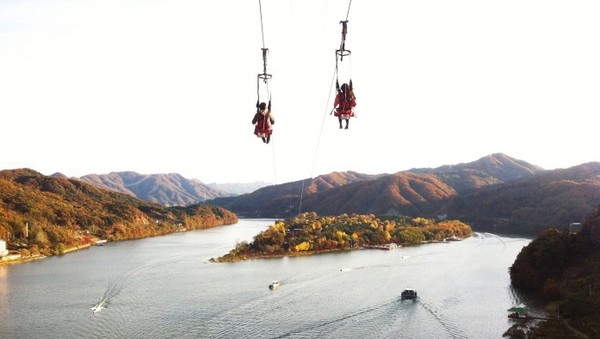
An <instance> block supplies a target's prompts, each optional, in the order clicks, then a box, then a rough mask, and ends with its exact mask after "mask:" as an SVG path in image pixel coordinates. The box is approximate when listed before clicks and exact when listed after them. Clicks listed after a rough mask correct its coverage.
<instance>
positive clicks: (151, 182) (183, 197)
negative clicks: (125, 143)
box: [80, 171, 232, 206]
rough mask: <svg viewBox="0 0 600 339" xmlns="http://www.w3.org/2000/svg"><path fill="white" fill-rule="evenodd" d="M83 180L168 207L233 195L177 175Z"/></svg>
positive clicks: (100, 176) (125, 174) (133, 174)
mask: <svg viewBox="0 0 600 339" xmlns="http://www.w3.org/2000/svg"><path fill="white" fill-rule="evenodd" d="M80 180H82V181H84V182H87V183H90V184H93V185H95V186H98V187H102V188H105V189H110V190H113V191H116V192H121V193H125V194H129V195H131V196H134V197H137V198H140V199H143V200H147V201H151V202H155V203H158V204H161V205H165V206H186V205H191V204H195V203H198V202H203V201H206V200H209V199H214V198H217V197H222V196H230V195H232V194H230V193H227V192H225V191H223V190H219V189H216V188H214V187H211V186H210V185H206V184H204V183H202V182H201V181H200V180H197V179H186V178H184V177H183V176H182V175H180V174H177V173H169V174H139V173H136V172H132V171H126V172H111V173H109V174H89V175H85V176H83V177H81V178H80Z"/></svg>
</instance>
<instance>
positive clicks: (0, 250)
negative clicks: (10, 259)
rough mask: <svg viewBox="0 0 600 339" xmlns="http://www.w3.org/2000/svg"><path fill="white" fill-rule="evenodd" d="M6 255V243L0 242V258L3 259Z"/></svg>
mask: <svg viewBox="0 0 600 339" xmlns="http://www.w3.org/2000/svg"><path fill="white" fill-rule="evenodd" d="M7 255H8V251H7V250H6V241H4V240H0V257H5V256H7Z"/></svg>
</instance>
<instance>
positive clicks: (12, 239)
mask: <svg viewBox="0 0 600 339" xmlns="http://www.w3.org/2000/svg"><path fill="white" fill-rule="evenodd" d="M235 222H237V217H236V216H235V214H233V213H232V212H230V211H227V210H225V209H223V208H221V207H216V206H209V205H190V206H188V207H164V206H161V205H158V204H155V203H151V202H148V201H144V200H140V199H137V198H134V197H132V196H130V195H127V194H123V193H117V192H113V191H109V190H104V189H100V188H97V187H95V186H93V185H91V184H87V183H84V182H82V181H80V180H76V179H68V178H63V177H48V176H44V175H42V174H40V173H38V172H36V171H33V170H30V169H17V170H5V171H0V238H3V239H7V240H9V244H14V243H19V244H21V245H22V247H26V248H28V247H33V246H35V248H38V249H39V250H40V251H43V252H45V253H47V254H50V253H52V252H56V251H59V252H60V249H61V248H63V247H64V246H70V245H75V244H81V243H86V242H90V241H91V237H98V238H103V239H108V240H123V239H135V238H141V237H147V236H154V235H159V234H166V233H170V232H174V231H177V230H180V229H182V228H187V229H196V228H204V227H211V226H217V225H225V224H232V223H235Z"/></svg>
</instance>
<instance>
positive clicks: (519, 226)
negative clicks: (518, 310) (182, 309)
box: [209, 153, 600, 233]
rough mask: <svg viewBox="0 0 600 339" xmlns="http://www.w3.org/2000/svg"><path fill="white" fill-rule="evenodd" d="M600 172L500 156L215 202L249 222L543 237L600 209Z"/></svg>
mask: <svg viewBox="0 0 600 339" xmlns="http://www.w3.org/2000/svg"><path fill="white" fill-rule="evenodd" d="M598 173H600V164H599V163H589V164H584V165H580V166H575V167H572V168H569V169H563V170H544V169H543V168H541V167H539V166H535V165H532V164H529V163H527V162H525V161H522V160H517V159H513V158H511V157H509V156H507V155H505V154H502V153H495V154H491V155H488V156H486V157H483V158H481V159H478V160H476V161H473V162H470V163H465V164H458V165H452V166H450V165H448V166H441V167H438V168H433V169H423V168H421V169H411V170H408V171H401V172H398V173H394V174H382V175H371V176H369V175H364V174H358V173H355V172H345V173H344V172H335V173H331V174H327V175H322V176H319V177H316V178H313V179H306V180H304V181H297V182H293V183H288V184H281V185H277V186H269V187H264V188H262V189H259V190H257V191H255V192H252V193H249V194H244V195H241V196H237V197H222V198H216V199H213V200H211V201H209V202H210V203H213V204H215V205H218V206H222V207H224V208H226V209H229V210H232V211H234V212H235V213H237V214H238V215H241V216H247V217H274V218H285V217H289V216H292V215H294V214H296V213H298V212H299V211H314V212H317V213H318V214H319V215H339V214H342V213H357V214H369V213H373V214H390V215H395V214H402V215H409V216H431V217H435V216H442V215H447V216H448V217H449V218H453V219H460V220H462V221H464V222H468V223H473V224H474V226H475V227H474V228H475V229H477V228H479V229H484V228H485V229H487V230H492V231H496V232H507V233H515V232H518V233H535V232H537V231H539V230H540V229H543V228H544V227H548V226H567V225H568V224H569V223H570V222H576V221H580V220H583V219H584V218H585V217H587V216H588V215H589V214H590V213H591V212H592V211H593V210H594V207H595V206H596V205H598V204H599V203H600V177H598ZM323 182H325V183H330V182H333V183H336V184H335V185H322V184H321V183H323ZM303 188H304V189H303Z"/></svg>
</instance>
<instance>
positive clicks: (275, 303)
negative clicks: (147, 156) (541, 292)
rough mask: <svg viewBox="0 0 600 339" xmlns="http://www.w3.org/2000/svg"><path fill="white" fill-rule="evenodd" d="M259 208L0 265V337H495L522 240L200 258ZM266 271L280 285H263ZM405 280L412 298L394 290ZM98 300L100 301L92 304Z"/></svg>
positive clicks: (231, 237)
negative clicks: (210, 222) (231, 219)
mask: <svg viewBox="0 0 600 339" xmlns="http://www.w3.org/2000/svg"><path fill="white" fill-rule="evenodd" d="M271 224H272V220H268V219H241V220H240V221H239V223H237V224H235V225H231V226H223V227H217V228H212V229H208V230H199V231H190V232H184V233H176V234H171V235H167V236H162V237H155V238H147V239H142V240H134V241H124V242H116V243H109V244H106V245H105V246H96V247H92V248H90V249H87V250H82V251H79V252H74V253H70V254H67V255H63V256H59V257H51V258H47V259H44V260H38V261H35V262H29V263H23V264H18V265H11V266H7V267H0V338H361V337H363V338H502V334H503V333H504V332H505V331H506V330H507V329H508V328H509V327H510V326H511V325H512V324H513V322H512V321H510V320H509V319H508V318H507V312H506V310H507V309H508V308H509V307H511V306H515V305H518V304H519V303H521V302H522V300H520V298H519V296H518V294H516V293H514V292H513V290H512V288H511V287H510V278H509V274H508V268H509V267H510V265H512V263H513V262H514V260H515V258H516V256H517V254H518V253H519V251H520V250H521V249H522V248H523V247H524V246H525V245H527V244H528V243H529V242H530V241H531V240H530V239H526V238H513V237H504V236H498V235H494V234H490V233H475V234H474V236H473V237H471V238H468V239H465V240H463V241H454V242H448V243H438V244H426V245H420V246H413V247H402V248H398V249H395V250H391V251H383V250H360V251H351V252H344V253H335V254H322V255H313V256H306V257H292V258H288V257H286V258H278V259H264V260H248V261H243V262H238V263H220V264H216V263H210V262H209V261H208V260H209V259H210V258H213V257H218V256H221V255H223V254H225V253H227V252H228V251H229V250H230V249H231V248H233V246H235V244H236V243H237V242H239V241H242V240H246V241H250V240H251V239H252V238H253V236H254V235H256V234H257V233H258V232H260V231H261V230H264V229H266V228H267V227H268V226H269V225H271ZM271 280H279V281H280V282H281V286H280V287H279V288H277V289H275V290H270V289H269V288H268V284H269V282H270V281H271ZM406 287H412V288H414V289H415V290H417V291H418V293H419V300H417V301H416V302H412V301H401V300H400V298H399V296H400V293H401V292H402V290H403V289H405V288H406ZM99 300H103V301H105V303H106V305H107V307H106V308H104V309H101V310H100V311H98V312H96V313H93V312H92V311H91V309H90V308H91V307H92V306H94V305H95V304H96V303H97V302H98V301H99Z"/></svg>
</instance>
